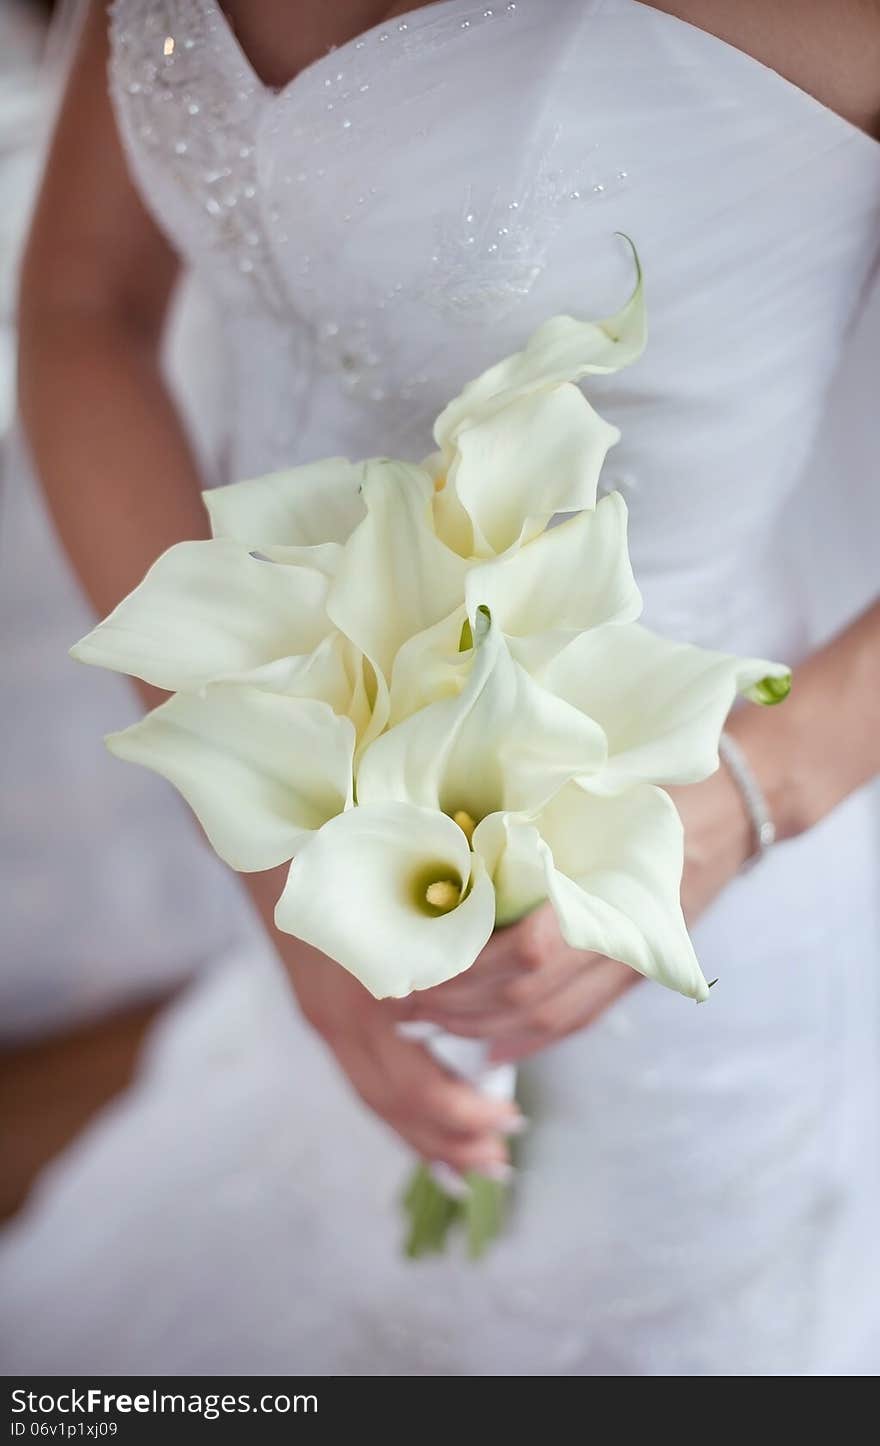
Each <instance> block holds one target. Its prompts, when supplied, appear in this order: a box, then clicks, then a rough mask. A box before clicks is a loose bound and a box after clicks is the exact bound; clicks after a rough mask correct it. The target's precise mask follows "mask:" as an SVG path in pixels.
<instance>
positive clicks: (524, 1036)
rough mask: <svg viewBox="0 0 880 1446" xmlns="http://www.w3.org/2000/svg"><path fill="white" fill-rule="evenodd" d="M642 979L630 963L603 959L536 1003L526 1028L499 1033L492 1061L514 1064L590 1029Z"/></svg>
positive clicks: (493, 1045) (493, 1046) (492, 1052)
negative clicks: (629, 965) (583, 1030)
mask: <svg viewBox="0 0 880 1446" xmlns="http://www.w3.org/2000/svg"><path fill="white" fill-rule="evenodd" d="M640 980H641V975H640V974H636V973H635V971H634V970H633V969H630V968H629V967H628V966H627V965H626V964H620V963H618V961H617V960H616V959H601V960H600V961H599V962H598V963H597V964H596V966H595V968H593V969H590V970H587V971H585V972H584V973H583V974H581V975H580V976H579V977H578V978H576V979H574V980H572V982H571V983H570V984H569V985H568V986H567V987H566V988H565V989H561V990H559V991H558V992H556V993H554V994H553V995H552V996H550V997H549V998H548V999H545V1000H543V1001H541V1002H540V1003H538V1004H536V1005H535V1006H534V1008H533V1009H532V1010H531V1011H530V1012H529V1013H528V1016H527V1025H526V1027H525V1028H522V1029H519V1030H516V1031H511V1032H510V1033H509V1034H506V1035H505V1034H500V1035H498V1036H497V1037H496V1038H495V1039H494V1042H493V1044H492V1049H491V1052H490V1056H489V1057H490V1060H491V1062H492V1063H493V1064H511V1063H514V1062H515V1061H517V1060H521V1059H525V1058H527V1057H528V1056H529V1055H531V1054H536V1053H537V1052H538V1051H539V1050H542V1049H547V1048H548V1046H549V1045H551V1044H555V1043H556V1042H557V1041H558V1040H561V1039H565V1037H566V1036H567V1035H569V1034H573V1033H575V1032H576V1031H577V1030H579V1029H584V1028H586V1027H587V1026H588V1025H590V1024H592V1023H593V1022H594V1020H596V1019H598V1017H599V1016H600V1015H601V1014H602V1013H603V1012H604V1011H605V1010H606V1009H607V1008H609V1006H610V1005H611V1004H613V1003H615V1001H616V1000H618V999H619V998H620V996H621V995H622V994H625V993H626V992H627V991H628V990H629V989H631V988H632V987H633V985H635V984H638V983H639V982H640Z"/></svg>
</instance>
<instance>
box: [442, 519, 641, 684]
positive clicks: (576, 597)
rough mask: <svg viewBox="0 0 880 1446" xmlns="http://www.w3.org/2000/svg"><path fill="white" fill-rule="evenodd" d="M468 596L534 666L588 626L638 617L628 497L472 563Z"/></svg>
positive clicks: (473, 607)
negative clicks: (489, 559)
mask: <svg viewBox="0 0 880 1446" xmlns="http://www.w3.org/2000/svg"><path fill="white" fill-rule="evenodd" d="M465 597H466V600H467V604H468V611H469V612H470V614H471V616H473V614H474V612H475V610H476V608H477V606H478V605H479V604H480V603H483V604H485V606H486V607H488V609H489V611H490V613H491V614H492V618H493V620H494V621H495V622H496V623H497V624H498V626H499V627H500V628H501V630H502V632H503V633H504V634H505V635H506V637H507V638H508V640H509V641H510V647H511V652H512V653H513V655H514V657H515V658H516V659H517V661H518V662H521V663H522V664H523V666H524V667H525V668H526V669H527V670H528V671H529V672H534V671H535V669H536V668H537V667H538V666H539V665H540V664H542V663H543V662H545V661H546V660H547V659H548V658H549V657H550V656H551V655H552V654H553V653H556V652H558V651H559V649H560V648H561V647H563V646H564V645H565V644H566V643H567V642H569V641H571V639H572V638H573V636H574V635H575V634H579V633H581V632H582V631H583V630H584V629H588V628H596V627H599V626H600V625H601V624H603V623H609V622H614V623H619V622H631V621H632V620H633V619H634V618H637V617H638V616H639V613H640V612H641V609H642V599H641V596H640V594H639V590H638V588H637V587H636V583H635V579H634V577H633V573H632V567H631V566H630V560H629V551H628V548H627V544H626V503H625V502H624V500H623V498H622V497H621V496H620V494H619V493H618V492H612V493H610V494H609V495H608V496H607V497H603V498H602V500H601V502H600V503H599V505H598V506H597V507H596V509H595V510H594V511H592V512H582V513H580V514H579V515H578V516H577V517H570V518H569V519H568V521H566V522H562V523H560V524H559V525H558V526H557V527H551V528H550V529H549V530H548V531H547V532H544V533H542V535H541V536H540V537H537V538H535V540H534V541H533V542H530V543H529V545H528V546H527V547H523V548H520V549H519V551H517V552H512V553H510V554H509V555H508V556H507V557H501V558H497V559H496V560H494V561H493V562H488V563H484V564H482V565H480V566H478V567H474V568H472V569H471V570H470V572H469V573H468V576H467V581H466V584H465ZM585 711H589V710H588V709H587V710H585Z"/></svg>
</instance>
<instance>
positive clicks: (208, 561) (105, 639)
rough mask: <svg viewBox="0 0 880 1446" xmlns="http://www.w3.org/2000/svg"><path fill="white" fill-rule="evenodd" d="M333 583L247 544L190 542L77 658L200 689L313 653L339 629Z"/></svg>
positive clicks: (163, 684) (74, 652)
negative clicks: (328, 606)
mask: <svg viewBox="0 0 880 1446" xmlns="http://www.w3.org/2000/svg"><path fill="white" fill-rule="evenodd" d="M324 556H325V555H324V554H323V553H322V557H324ZM327 588H328V582H327V577H326V576H325V574H324V572H323V571H321V570H319V569H316V568H312V567H293V566H288V567H285V566H279V565H278V564H275V563H271V562H265V561H260V560H258V559H256V558H254V557H252V556H251V554H250V553H249V551H248V549H247V548H246V547H244V546H243V545H242V544H241V543H238V542H232V541H230V540H221V541H213V542H181V543H178V544H177V545H176V546H175V547H172V548H170V549H169V550H168V551H167V552H165V553H163V554H162V556H161V557H160V558H159V559H158V560H157V561H156V562H154V563H153V566H152V567H151V568H150V570H149V572H148V573H147V575H146V577H145V578H144V580H143V582H142V583H141V584H140V585H139V586H138V587H136V588H135V590H134V592H132V593H129V595H128V597H126V598H124V599H123V601H122V602H121V603H120V604H119V606H118V607H116V608H114V610H113V612H112V613H111V614H110V616H109V617H108V618H105V620H104V621H103V622H102V623H99V624H98V626H97V627H96V628H95V629H94V630H93V631H92V632H91V633H89V634H88V635H87V636H86V637H85V638H83V639H82V640H81V641H80V642H79V643H77V644H75V646H74V647H73V648H71V650H70V651H71V656H72V657H74V658H76V659H77V660H78V661H80V662H83V663H95V664H97V665H98V666H99V667H104V668H112V669H114V670H115V671H116V672H119V673H131V674H133V675H134V676H135V677H136V678H143V679H144V681H145V682H147V683H152V684H154V685H155V686H156V687H158V688H167V689H168V690H169V691H171V692H179V691H191V690H194V689H197V688H201V687H203V686H204V684H206V683H209V682H212V681H214V680H215V679H217V678H222V677H224V676H225V675H226V674H229V673H239V672H242V671H244V670H247V669H250V668H257V667H260V666H262V665H263V664H264V663H268V662H272V661H273V660H274V659H275V658H281V657H287V656H290V655H294V654H304V653H311V652H312V650H313V649H314V648H315V647H316V645H317V644H318V643H319V642H320V640H321V639H322V638H323V637H325V636H326V634H327V633H328V632H329V630H330V623H329V621H328V619H327V616H326V612H325V603H326V599H327Z"/></svg>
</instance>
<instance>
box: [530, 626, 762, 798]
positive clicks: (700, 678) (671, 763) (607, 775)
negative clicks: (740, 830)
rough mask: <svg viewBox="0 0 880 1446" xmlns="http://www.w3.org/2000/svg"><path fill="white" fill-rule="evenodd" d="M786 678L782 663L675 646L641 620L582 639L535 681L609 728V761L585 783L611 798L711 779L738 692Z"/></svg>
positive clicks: (595, 631) (596, 629) (558, 655)
mask: <svg viewBox="0 0 880 1446" xmlns="http://www.w3.org/2000/svg"><path fill="white" fill-rule="evenodd" d="M787 676H788V670H787V668H785V667H784V665H782V664H779V663H771V662H768V661H766V660H765V659H759V658H737V657H733V656H731V655H730V654H727V653H715V652H710V651H709V650H707V649H705V648H696V647H692V646H691V645H690V644H688V643H675V642H670V641H669V640H668V639H667V638H663V637H659V636H658V635H657V634H656V633H652V632H650V631H649V630H648V629H647V628H644V627H641V626H640V625H639V624H638V623H631V624H628V625H627V624H624V625H616V624H613V625H611V626H608V627H602V628H595V629H593V630H592V631H590V632H586V633H583V634H582V635H581V636H580V637H577V638H575V639H574V640H573V641H572V642H570V643H568V644H567V645H566V646H565V647H564V648H563V649H562V650H561V651H560V652H559V653H558V654H557V655H556V657H555V658H553V659H552V660H551V661H550V662H549V663H548V664H547V666H546V667H545V668H544V669H543V670H542V671H541V672H540V674H539V677H540V681H541V682H542V683H543V685H544V686H545V687H546V688H549V689H550V690H551V691H552V692H553V693H555V694H556V695H557V696H558V697H560V698H564V699H565V701H566V702H568V703H571V704H572V705H573V706H574V707H576V708H580V709H582V710H583V711H584V712H585V713H587V714H589V716H590V717H591V718H594V719H595V720H596V721H597V722H598V723H600V724H601V725H602V728H603V729H604V730H605V733H606V735H607V737H608V760H607V763H606V765H605V767H604V769H603V770H602V772H601V774H598V775H594V776H592V777H591V778H590V779H589V780H587V786H589V787H590V788H591V789H594V790H597V791H602V792H607V793H611V792H617V791H619V790H620V789H621V788H626V787H628V786H629V785H630V784H633V783H642V782H649V783H666V784H672V783H696V782H698V781H699V780H700V779H702V778H707V777H708V776H709V774H710V773H714V771H715V769H716V768H717V767H718V738H719V735H720V733H721V730H722V728H723V727H724V722H725V719H726V718H727V715H728V713H729V712H730V709H731V706H732V704H733V701H734V699H735V697H736V695H737V693H738V692H744V691H746V690H747V689H750V688H752V687H753V686H754V685H755V684H757V683H759V682H760V681H761V680H762V679H764V678H771V679H773V678H779V679H784V678H786V677H787Z"/></svg>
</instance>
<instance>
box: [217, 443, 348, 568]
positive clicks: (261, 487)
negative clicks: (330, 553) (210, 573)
mask: <svg viewBox="0 0 880 1446" xmlns="http://www.w3.org/2000/svg"><path fill="white" fill-rule="evenodd" d="M363 477H364V467H363V463H362V462H349V461H348V460H347V459H346V458H345V457H330V458H328V459H327V460H326V461H323V462H312V463H309V464H308V465H307V466H305V467H290V468H288V469H287V470H286V471H283V472H272V473H270V474H269V475H268V476H266V477H256V478H252V479H251V480H250V481H247V482H233V483H232V484H231V485H230V486H228V487H214V488H211V490H210V491H208V492H203V493H202V497H203V499H204V503H205V506H206V508H207V509H208V516H209V517H210V519H211V531H212V533H213V535H214V537H230V538H232V539H234V541H236V542H243V543H245V544H246V546H248V547H258V548H267V547H313V546H315V545H318V544H320V543H324V542H336V543H342V542H346V541H347V540H348V538H349V537H350V536H351V534H352V532H353V531H354V529H355V528H356V527H357V525H358V523H359V522H361V521H362V520H363V518H364V516H365V507H364V502H363V498H362V496H361V483H362V482H363Z"/></svg>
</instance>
